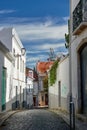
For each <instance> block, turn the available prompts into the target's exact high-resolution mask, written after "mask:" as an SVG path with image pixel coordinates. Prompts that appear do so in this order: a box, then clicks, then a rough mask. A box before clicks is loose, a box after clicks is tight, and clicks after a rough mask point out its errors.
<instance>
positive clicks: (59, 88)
mask: <svg viewBox="0 0 87 130" xmlns="http://www.w3.org/2000/svg"><path fill="white" fill-rule="evenodd" d="M58 104H59V107H61V81H59V82H58Z"/></svg>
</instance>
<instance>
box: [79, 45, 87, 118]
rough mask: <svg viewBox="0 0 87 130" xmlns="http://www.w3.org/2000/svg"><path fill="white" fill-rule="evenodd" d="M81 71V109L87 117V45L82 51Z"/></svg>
mask: <svg viewBox="0 0 87 130" xmlns="http://www.w3.org/2000/svg"><path fill="white" fill-rule="evenodd" d="M80 70H81V107H82V113H83V114H86V115H87V43H86V44H85V45H84V46H83V47H82V48H81V50H80Z"/></svg>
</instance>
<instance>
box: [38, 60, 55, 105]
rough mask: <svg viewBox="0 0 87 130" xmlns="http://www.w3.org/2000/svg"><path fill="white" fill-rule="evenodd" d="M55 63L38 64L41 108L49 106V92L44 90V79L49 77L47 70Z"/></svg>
mask: <svg viewBox="0 0 87 130" xmlns="http://www.w3.org/2000/svg"><path fill="white" fill-rule="evenodd" d="M53 63H54V62H53V61H47V62H38V63H37V65H36V69H37V74H38V85H39V86H38V87H39V88H38V89H39V92H38V103H39V105H40V106H45V105H48V91H46V90H45V89H44V78H45V77H46V76H47V70H48V69H49V68H50V66H52V65H53ZM47 88H48V84H47Z"/></svg>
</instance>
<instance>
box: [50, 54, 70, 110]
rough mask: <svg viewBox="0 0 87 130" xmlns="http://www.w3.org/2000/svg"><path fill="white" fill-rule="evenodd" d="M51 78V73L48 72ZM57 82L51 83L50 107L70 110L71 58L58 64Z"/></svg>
mask: <svg viewBox="0 0 87 130" xmlns="http://www.w3.org/2000/svg"><path fill="white" fill-rule="evenodd" d="M48 74H49V76H50V73H49V72H48ZM56 75H57V79H56V82H55V83H54V84H53V85H52V86H50V83H49V91H48V92H49V94H48V95H49V107H50V108H61V109H65V110H67V111H68V109H69V57H68V56H67V57H65V58H63V59H62V60H61V61H59V63H58V67H57V72H56Z"/></svg>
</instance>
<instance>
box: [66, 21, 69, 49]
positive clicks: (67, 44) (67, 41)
mask: <svg viewBox="0 0 87 130" xmlns="http://www.w3.org/2000/svg"><path fill="white" fill-rule="evenodd" d="M69 36H70V20H68V34H66V33H65V47H66V48H69Z"/></svg>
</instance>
